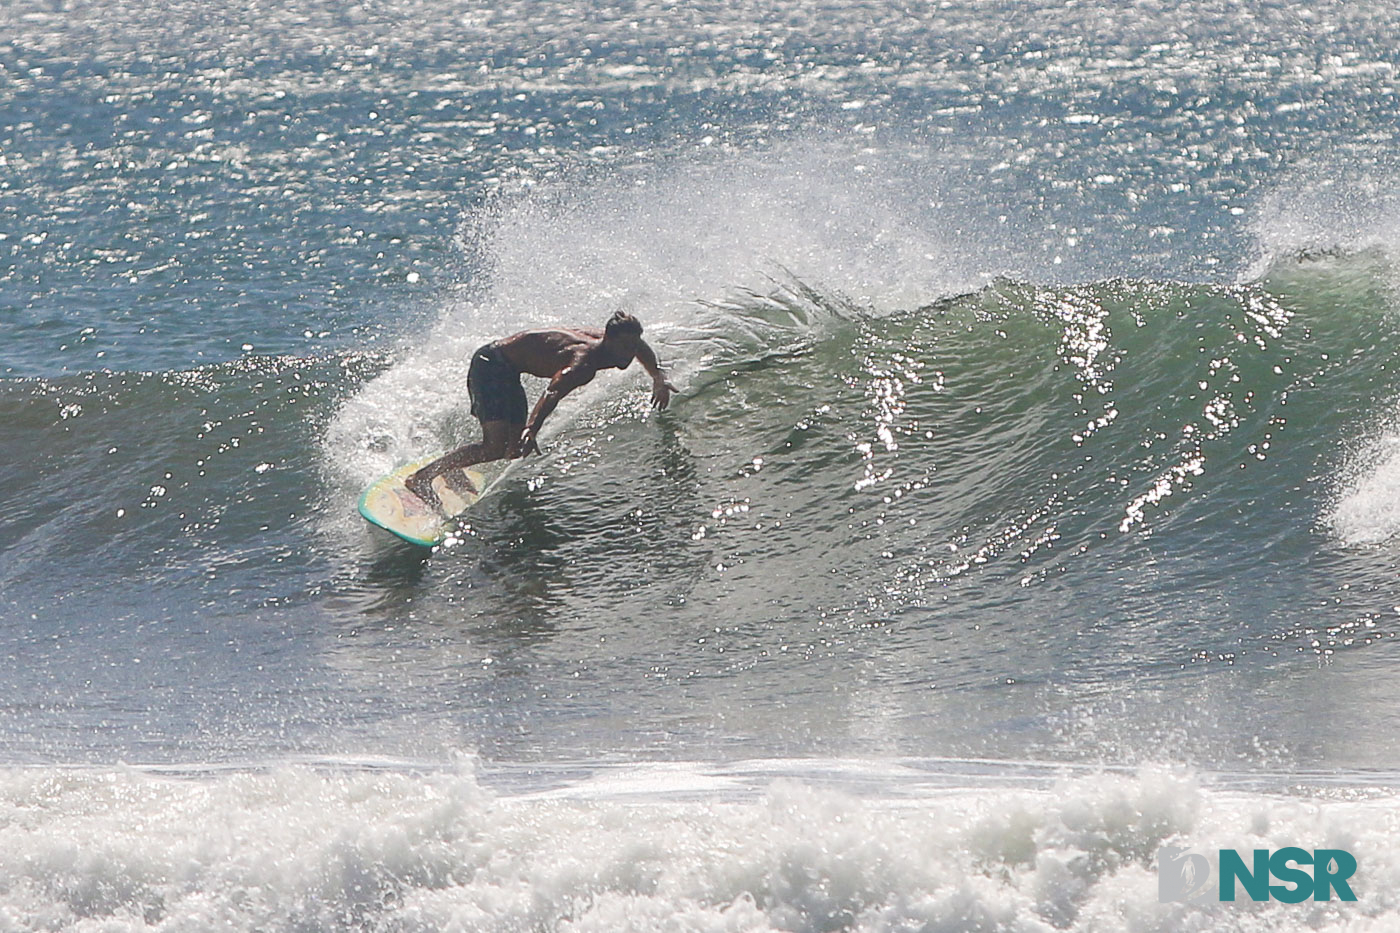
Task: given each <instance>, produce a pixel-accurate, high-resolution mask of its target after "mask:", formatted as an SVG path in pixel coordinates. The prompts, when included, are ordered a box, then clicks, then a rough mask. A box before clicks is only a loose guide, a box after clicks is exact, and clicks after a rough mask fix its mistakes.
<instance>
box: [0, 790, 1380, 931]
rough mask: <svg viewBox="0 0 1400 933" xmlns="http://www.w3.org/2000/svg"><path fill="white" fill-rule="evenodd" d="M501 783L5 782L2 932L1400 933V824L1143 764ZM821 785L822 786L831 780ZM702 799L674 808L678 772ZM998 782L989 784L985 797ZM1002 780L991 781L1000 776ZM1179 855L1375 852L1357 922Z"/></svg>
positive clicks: (1362, 802)
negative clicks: (1167, 899)
mask: <svg viewBox="0 0 1400 933" xmlns="http://www.w3.org/2000/svg"><path fill="white" fill-rule="evenodd" d="M663 770H664V771H665V774H664V775H663V776H662V779H661V780H659V781H658V782H657V783H656V784H655V785H654V786H652V787H651V791H653V792H652V793H650V794H649V793H647V787H646V782H645V781H643V782H641V783H640V784H639V783H638V782H632V783H631V784H630V785H629V790H630V791H631V793H619V794H600V793H598V789H599V788H598V785H597V784H596V783H589V782H585V783H584V784H583V785H580V787H581V790H580V792H578V793H574V792H573V790H572V788H571V787H570V786H567V785H566V786H563V787H559V788H555V789H553V790H551V791H550V792H548V793H538V792H535V793H501V792H492V791H489V790H487V789H485V788H484V787H483V786H482V784H481V783H479V781H478V780H477V779H476V777H475V776H474V775H473V772H472V768H471V766H470V764H469V763H464V764H463V765H461V766H460V767H457V768H453V769H449V770H446V771H427V772H417V773H415V772H413V771H410V770H398V769H375V770H345V769H324V768H319V769H318V768H311V767H301V766H287V767H278V768H274V769H271V770H257V771H235V772H226V773H205V774H198V775H195V776H188V775H187V776H169V775H160V774H153V773H149V772H141V771H133V770H120V771H108V770H71V769H50V768H41V769H28V770H15V769H11V770H7V771H3V772H0V929H3V930H7V931H8V930H60V929H63V930H78V931H97V930H102V931H127V930H133V931H134V930H163V931H177V930H179V931H185V930H189V931H194V930H200V931H203V930H261V931H278V930H433V931H447V930H473V931H488V930H502V931H505V930H538V931H544V930H551V931H552V930H558V931H575V933H581V931H609V933H616V931H625V930H635V931H644V930H645V931H651V930H655V931H662V930H666V931H682V930H696V931H711V930H713V931H721V930H723V931H738V930H792V931H803V930H810V931H816V930H854V931H912V930H920V931H972V930H983V931H989V930H1005V931H1028V933H1029V931H1036V933H1050V931H1052V930H1082V931H1090V930H1093V931H1110V930H1125V931H1135V933H1147V931H1175V930H1181V931H1188V930H1190V931H1203V930H1240V931H1264V930H1270V931H1276V930H1284V931H1288V930H1336V931H1341V930H1346V931H1349V933H1356V931H1383V930H1394V929H1397V928H1400V894H1397V893H1396V892H1397V889H1398V887H1400V886H1397V882H1400V858H1397V855H1400V845H1397V840H1400V811H1397V809H1396V807H1395V805H1394V798H1393V797H1392V796H1390V795H1389V793H1387V792H1379V791H1377V792H1374V793H1373V794H1371V795H1364V794H1363V795H1358V794H1355V793H1352V794H1348V795H1345V796H1349V797H1352V798H1354V799H1329V798H1328V797H1327V796H1312V797H1304V796H1292V797H1288V796H1283V795H1281V794H1280V795H1274V794H1261V793H1255V792H1245V791H1241V790H1233V791H1225V790H1220V789H1211V788H1210V787H1209V786H1205V785H1203V784H1202V783H1201V782H1199V781H1198V780H1196V779H1193V778H1192V777H1190V776H1184V775H1176V774H1170V773H1167V772H1163V771H1153V770H1142V771H1139V772H1137V773H1133V774H1089V775H1081V776H1077V777H1069V778H1063V779H1061V780H1059V781H1056V782H1053V783H1050V784H1047V785H1045V786H1032V785H1025V786H1011V787H1005V786H1003V787H1002V788H1001V789H999V790H987V789H973V788H966V787H964V788H949V789H945V790H941V791H937V792H927V793H922V794H919V795H916V796H907V795H883V794H880V793H878V792H877V793H869V792H866V793H862V794H860V795H859V796H857V795H853V794H850V793H846V792H842V791H840V790H834V789H830V788H823V787H820V786H816V784H817V783H819V782H804V781H794V780H780V781H777V782H774V783H772V784H770V785H768V787H767V789H766V790H764V791H762V792H760V793H758V794H756V795H754V796H746V795H733V794H728V793H714V792H713V790H714V785H713V783H712V782H711V783H707V782H706V781H703V780H699V778H700V777H701V776H702V772H704V771H705V769H704V768H703V767H701V766H685V765H672V766H667V767H666V768H665V769H663ZM818 770H820V769H818ZM686 773H689V774H690V778H687V779H686V780H683V781H681V784H683V785H684V786H685V789H686V790H688V791H690V792H691V793H689V794H688V795H687V794H682V795H680V796H679V797H677V796H676V795H675V794H674V791H675V789H676V781H677V780H678V775H681V776H684V775H685V774H686ZM983 783H985V782H983ZM992 783H995V782H992ZM1166 841H1175V842H1177V843H1179V844H1182V845H1187V846H1191V847H1195V848H1197V849H1199V850H1202V851H1206V852H1211V851H1214V850H1216V849H1219V848H1237V849H1242V850H1243V849H1252V848H1255V847H1261V848H1278V847H1281V846H1285V845H1298V846H1301V847H1304V848H1313V847H1335V848H1344V849H1346V850H1348V851H1350V852H1351V853H1352V854H1354V855H1355V857H1356V859H1357V861H1358V863H1359V869H1358V871H1357V873H1356V875H1355V876H1354V878H1353V889H1354V890H1355V892H1356V894H1357V896H1358V900H1357V901H1356V902H1355V903H1343V902H1338V901H1332V902H1330V903H1324V904H1312V903H1305V904H1301V905H1288V904H1282V903H1277V902H1272V903H1268V904H1254V903H1251V902H1249V901H1244V902H1242V903H1237V904H1217V903H1213V902H1206V903H1201V904H1199V905H1193V906H1183V905H1174V904H1159V903H1158V901H1157V882H1156V876H1155V871H1154V869H1153V868H1152V859H1153V857H1154V854H1155V852H1156V849H1157V847H1158V846H1159V845H1160V844H1162V843H1163V842H1166Z"/></svg>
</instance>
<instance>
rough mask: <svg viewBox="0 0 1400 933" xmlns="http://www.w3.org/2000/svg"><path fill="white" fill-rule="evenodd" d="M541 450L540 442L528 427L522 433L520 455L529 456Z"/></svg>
mask: <svg viewBox="0 0 1400 933" xmlns="http://www.w3.org/2000/svg"><path fill="white" fill-rule="evenodd" d="M539 452H540V443H539V441H537V440H536V439H535V434H534V432H533V431H530V430H529V429H528V428H527V429H526V430H525V432H524V433H523V434H521V435H520V453H519V455H518V456H521V457H528V456H530V454H538V453H539Z"/></svg>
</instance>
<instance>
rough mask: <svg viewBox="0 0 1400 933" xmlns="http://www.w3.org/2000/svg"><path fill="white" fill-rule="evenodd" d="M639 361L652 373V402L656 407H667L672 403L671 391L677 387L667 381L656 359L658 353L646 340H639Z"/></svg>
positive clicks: (643, 367)
mask: <svg viewBox="0 0 1400 933" xmlns="http://www.w3.org/2000/svg"><path fill="white" fill-rule="evenodd" d="M637 362H638V363H641V364H642V369H645V370H646V371H647V372H648V373H650V374H651V404H652V407H654V408H665V407H666V406H667V405H669V404H671V393H672V392H675V391H676V387H675V386H673V385H671V383H669V382H667V381H666V374H665V373H664V372H662V371H661V364H660V363H658V362H657V361H656V353H655V352H654V351H653V350H652V349H651V347H649V346H647V343H646V341H645V340H638V341H637Z"/></svg>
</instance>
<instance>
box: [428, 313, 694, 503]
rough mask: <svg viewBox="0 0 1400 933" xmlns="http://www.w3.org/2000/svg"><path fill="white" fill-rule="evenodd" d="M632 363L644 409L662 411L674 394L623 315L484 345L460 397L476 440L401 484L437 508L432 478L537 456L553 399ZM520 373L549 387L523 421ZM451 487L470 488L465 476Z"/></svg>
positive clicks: (637, 326) (634, 324) (633, 323)
mask: <svg viewBox="0 0 1400 933" xmlns="http://www.w3.org/2000/svg"><path fill="white" fill-rule="evenodd" d="M633 359H635V360H636V361H637V362H639V363H641V364H642V368H643V369H645V370H646V371H647V372H648V373H649V374H650V375H651V404H652V406H653V407H655V408H665V407H666V406H667V405H669V404H670V402H671V393H672V392H675V391H676V388H675V386H673V385H671V384H670V383H669V382H667V381H666V376H665V374H664V373H663V372H662V371H661V364H660V363H658V362H657V361H656V354H655V353H654V352H652V349H651V347H649V346H647V344H646V341H644V340H642V324H641V322H640V321H638V320H637V319H636V318H635V317H633V316H632V315H630V314H627V313H626V312H623V311H618V312H617V313H616V314H614V315H613V316H612V317H611V318H610V319H609V320H608V323H607V326H606V327H604V328H603V329H602V330H596V329H594V328H591V327H580V328H576V329H575V328H562V327H560V328H549V329H546V330H527V331H522V332H520V333H518V334H514V335H512V336H510V337H503V338H501V339H500V340H497V341H495V342H494V343H488V344H487V345H486V346H484V347H482V348H481V349H479V350H477V351H476V353H475V354H473V355H472V362H471V367H470V368H469V369H468V370H467V394H468V395H470V396H471V402H472V414H473V415H475V416H476V419H477V420H478V421H480V422H481V440H480V441H479V442H477V443H475V444H467V445H465V446H463V447H458V448H457V449H456V450H454V451H452V452H451V453H448V454H445V455H443V456H441V457H439V458H438V459H436V460H434V461H433V462H432V463H430V464H428V465H427V466H425V467H423V468H422V469H420V470H419V471H418V472H416V473H414V474H413V475H412V476H410V477H409V478H408V479H407V480H405V481H404V484H405V485H406V486H408V488H409V489H410V490H411V491H412V492H413V493H414V495H416V496H418V498H420V499H422V500H423V501H424V502H427V503H428V504H429V505H431V506H433V507H434V508H440V507H441V502H440V501H439V500H438V496H437V493H436V492H435V491H434V490H433V486H432V483H433V480H434V479H436V478H437V477H438V476H440V475H441V474H443V473H446V472H447V471H448V470H456V469H459V468H461V467H466V466H471V465H472V464H475V463H486V462H487V461H490V460H503V459H506V458H510V459H512V460H513V459H516V458H518V457H523V456H525V455H527V454H532V453H536V454H537V453H539V452H540V448H539V443H538V442H537V441H536V437H537V436H538V435H539V433H540V427H541V426H542V425H543V424H544V421H545V419H546V418H548V417H549V415H550V413H551V412H553V411H554V408H555V406H556V405H558V404H559V400H560V399H562V398H563V397H564V396H566V395H568V394H569V393H570V392H572V391H573V390H574V389H577V388H578V387H579V386H582V385H587V384H588V383H589V382H590V381H592V379H593V377H594V376H596V375H597V374H598V370H600V369H626V368H627V367H628V366H629V365H631V363H632V360H633ZM522 373H528V374H530V375H531V376H538V377H540V378H542V379H548V380H549V385H548V386H547V387H546V388H545V390H544V394H543V395H541V396H540V400H539V401H538V402H536V403H535V410H534V411H533V412H531V413H530V416H529V419H528V420H527V419H526V417H525V412H526V410H527V408H528V406H527V403H526V401H525V389H524V387H523V386H521V384H520V376H521V374H522ZM457 477H462V474H460V473H458V474H452V475H451V476H450V478H449V481H452V480H455V479H456V478H457ZM459 482H464V483H468V485H470V483H469V481H468V480H466V479H465V477H462V478H461V479H460V480H459ZM466 491H468V492H476V490H475V489H468V490H466Z"/></svg>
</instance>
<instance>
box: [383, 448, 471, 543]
mask: <svg viewBox="0 0 1400 933" xmlns="http://www.w3.org/2000/svg"><path fill="white" fill-rule="evenodd" d="M437 456H440V455H436V456H432V457H424V458H423V459H422V460H415V461H414V462H413V463H406V464H404V465H403V466H401V467H398V468H397V469H395V470H394V471H393V472H391V473H387V474H385V475H384V476H381V477H379V479H377V480H375V481H374V482H372V483H370V484H369V487H368V488H367V489H365V491H364V492H363V493H362V494H361V495H360V514H361V515H363V516H364V517H365V518H366V519H367V520H368V521H369V522H370V523H371V524H374V525H378V526H379V527H380V528H383V529H384V530H385V531H390V532H393V533H394V534H396V535H398V536H399V537H400V538H402V539H403V540H405V541H407V542H408V543H409V544H417V545H419V546H420V547H432V546H433V545H436V544H441V543H442V541H443V539H444V538H446V537H447V532H448V530H449V529H450V528H451V526H452V521H451V520H452V519H453V518H456V517H457V516H458V515H461V514H462V513H463V512H465V511H466V510H467V509H469V508H471V507H472V505H473V504H475V503H476V501H477V500H478V499H480V498H481V494H482V492H484V491H485V490H486V477H485V476H483V475H482V474H481V473H479V472H477V471H476V470H468V469H458V470H449V471H447V473H444V474H443V475H442V476H439V477H437V478H435V479H434V480H433V491H434V492H436V493H437V494H438V498H439V499H440V500H442V510H441V511H438V510H437V509H434V508H433V507H432V506H430V505H428V503H426V502H424V501H423V500H422V499H420V498H418V497H417V496H416V495H414V494H413V493H411V492H409V490H408V487H407V486H405V485H404V480H406V479H408V477H410V476H412V475H413V474H414V473H416V472H417V471H418V470H419V469H421V468H423V467H425V466H427V465H428V464H429V463H432V462H433V461H434V460H436V459H437ZM452 474H455V476H454V475H452ZM462 478H465V479H467V480H468V481H470V483H471V485H472V487H474V488H475V489H476V490H477V491H476V492H474V493H473V492H467V491H465V490H466V487H465V486H462V490H463V491H461V492H459V491H457V490H456V489H453V488H452V486H451V485H449V482H450V481H458V482H459V484H460V480H461V479H462Z"/></svg>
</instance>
